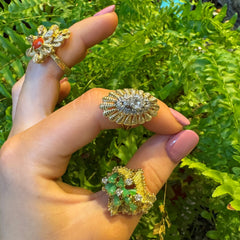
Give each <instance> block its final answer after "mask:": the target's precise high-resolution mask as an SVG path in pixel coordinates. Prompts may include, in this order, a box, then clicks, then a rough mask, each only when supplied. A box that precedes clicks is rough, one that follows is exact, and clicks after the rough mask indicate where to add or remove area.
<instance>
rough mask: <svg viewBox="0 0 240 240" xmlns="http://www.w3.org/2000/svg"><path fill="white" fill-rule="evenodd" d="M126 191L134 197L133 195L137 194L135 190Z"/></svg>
mask: <svg viewBox="0 0 240 240" xmlns="http://www.w3.org/2000/svg"><path fill="white" fill-rule="evenodd" d="M128 191H129V193H130V194H131V195H132V196H134V195H136V194H137V190H136V189H129V190H128Z"/></svg>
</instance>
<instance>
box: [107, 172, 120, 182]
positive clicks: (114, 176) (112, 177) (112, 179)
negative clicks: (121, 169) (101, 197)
mask: <svg viewBox="0 0 240 240" xmlns="http://www.w3.org/2000/svg"><path fill="white" fill-rule="evenodd" d="M117 178H118V173H113V174H112V175H111V176H110V177H109V178H108V182H109V183H115V181H116V179H117Z"/></svg>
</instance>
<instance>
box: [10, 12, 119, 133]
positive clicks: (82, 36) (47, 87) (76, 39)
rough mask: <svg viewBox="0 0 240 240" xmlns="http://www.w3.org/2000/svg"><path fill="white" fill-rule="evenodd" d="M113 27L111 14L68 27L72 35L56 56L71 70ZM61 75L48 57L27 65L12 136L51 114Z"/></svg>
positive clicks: (114, 18) (115, 19) (113, 14)
mask: <svg viewBox="0 0 240 240" xmlns="http://www.w3.org/2000/svg"><path fill="white" fill-rule="evenodd" d="M116 26H117V15H116V14H115V13H114V12H113V13H108V14H105V15H100V16H97V17H90V18H87V19H85V20H83V21H81V22H78V23H76V24H74V25H73V26H72V27H70V32H71V36H70V38H69V39H67V40H66V41H65V44H64V45H63V46H62V47H60V48H59V49H58V50H57V55H58V56H59V57H60V58H61V59H62V60H63V62H64V63H65V64H66V65H67V66H69V67H71V66H73V65H74V64H76V63H78V62H79V61H81V60H82V59H83V58H84V57H85V55H86V52H87V49H88V48H89V47H91V46H93V45H94V44H96V43H98V42H100V41H102V40H103V39H105V38H106V37H108V36H109V35H111V34H112V33H113V32H114V30H115V28H116ZM62 75H63V72H62V70H61V69H60V68H59V67H58V66H57V65H56V63H55V62H54V61H53V60H52V59H51V58H48V59H47V60H46V61H45V62H44V63H42V64H35V63H33V62H30V63H29V65H28V69H27V72H26V75H25V80H24V83H23V85H22V88H21V92H20V94H19V97H18V102H17V106H16V107H15V109H16V110H15V119H14V120H15V121H14V125H13V131H12V132H14V134H16V133H18V132H20V131H23V130H25V129H27V128H29V127H31V126H32V125H34V124H35V123H37V122H39V121H41V120H42V119H43V118H45V117H46V116H48V115H49V114H50V113H51V112H52V111H53V109H54V107H55V105H56V103H57V101H58V95H59V80H60V78H61V77H62Z"/></svg>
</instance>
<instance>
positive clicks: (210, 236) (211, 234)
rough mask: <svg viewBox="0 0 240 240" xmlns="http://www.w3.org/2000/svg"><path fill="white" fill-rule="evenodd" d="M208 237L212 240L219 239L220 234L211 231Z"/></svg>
mask: <svg viewBox="0 0 240 240" xmlns="http://www.w3.org/2000/svg"><path fill="white" fill-rule="evenodd" d="M206 236H207V237H208V238H210V239H219V234H218V232H217V231H216V230H210V231H208V232H207V234H206Z"/></svg>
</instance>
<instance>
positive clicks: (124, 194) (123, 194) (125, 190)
mask: <svg viewBox="0 0 240 240" xmlns="http://www.w3.org/2000/svg"><path fill="white" fill-rule="evenodd" d="M122 190H123V192H122V196H123V197H127V196H128V195H129V194H130V193H129V191H128V190H127V189H126V188H122Z"/></svg>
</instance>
